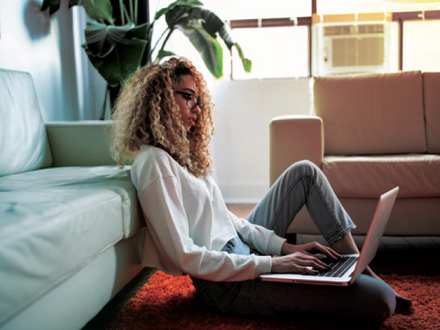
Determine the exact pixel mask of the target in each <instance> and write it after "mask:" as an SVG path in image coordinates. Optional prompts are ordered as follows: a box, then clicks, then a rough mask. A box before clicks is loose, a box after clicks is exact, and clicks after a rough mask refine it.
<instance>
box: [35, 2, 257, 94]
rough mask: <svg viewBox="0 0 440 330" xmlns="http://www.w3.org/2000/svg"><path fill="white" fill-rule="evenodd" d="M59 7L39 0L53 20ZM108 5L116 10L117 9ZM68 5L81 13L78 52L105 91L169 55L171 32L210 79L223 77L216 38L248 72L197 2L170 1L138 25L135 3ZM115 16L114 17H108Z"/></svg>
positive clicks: (219, 25)
mask: <svg viewBox="0 0 440 330" xmlns="http://www.w3.org/2000/svg"><path fill="white" fill-rule="evenodd" d="M141 1H142V0H141ZM60 2H61V0H44V1H43V4H42V7H41V9H42V10H43V11H45V10H49V14H50V15H53V14H54V13H55V12H57V11H58V9H59V7H60ZM112 3H113V4H116V6H118V8H116V9H117V10H114V9H115V8H114V7H113V5H112ZM73 6H82V7H83V8H84V9H85V11H86V13H87V16H88V22H87V25H86V28H85V31H84V33H85V43H84V44H83V47H84V49H85V51H86V53H87V56H88V58H89V60H90V62H91V64H92V65H93V66H94V67H95V68H96V69H97V70H98V72H99V73H100V74H101V76H102V77H103V78H104V79H105V80H106V82H107V84H108V86H109V87H111V88H116V89H119V86H121V84H122V83H123V82H124V80H125V79H127V78H128V77H129V76H130V75H131V74H132V73H133V72H135V71H136V70H137V69H138V68H139V67H140V66H143V65H146V64H150V63H153V62H155V61H159V60H160V59H161V58H163V57H166V56H171V55H174V54H173V53H171V52H170V51H168V50H167V49H166V44H167V42H168V40H169V38H170V36H171V34H172V33H173V32H174V31H176V30H180V31H181V32H182V33H183V35H185V36H186V37H187V38H188V39H189V41H190V42H191V43H192V45H193V46H194V47H195V48H196V50H197V51H198V52H199V53H200V55H201V57H202V59H203V61H204V63H205V65H206V67H207V68H208V70H209V71H210V72H211V74H212V75H213V76H214V77H216V78H220V77H221V76H222V75H223V49H222V46H221V44H220V42H219V37H220V39H222V40H223V42H224V43H225V45H226V46H227V48H228V49H229V50H230V51H232V48H233V47H235V48H236V49H237V51H238V55H239V57H240V58H241V61H242V64H243V68H244V70H245V71H246V72H250V70H251V66H252V62H251V61H250V60H249V59H247V58H246V57H244V55H243V51H242V49H241V47H240V45H239V44H238V43H237V42H235V41H234V40H233V39H232V37H231V34H230V32H229V28H228V26H227V24H226V23H225V22H224V21H223V20H221V19H220V18H219V17H218V16H217V15H216V14H215V13H213V12H212V11H210V10H209V9H207V8H205V7H203V3H202V2H200V1H198V0H177V1H174V2H173V3H171V4H170V5H169V6H168V7H165V8H162V9H160V10H159V11H157V12H156V14H155V17H154V20H153V21H152V22H147V23H142V24H139V23H138V0H69V8H71V7H73ZM116 12H119V13H120V15H119V16H120V17H114V15H115V13H116ZM163 16H164V17H165V21H166V23H167V28H166V29H165V31H162V33H161V34H160V37H159V38H158V41H157V42H155V44H154V45H153V43H152V35H153V31H154V27H155V24H156V22H157V21H158V20H159V19H160V18H161V17H163ZM116 22H117V23H116Z"/></svg>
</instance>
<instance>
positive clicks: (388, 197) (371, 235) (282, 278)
mask: <svg viewBox="0 0 440 330" xmlns="http://www.w3.org/2000/svg"><path fill="white" fill-rule="evenodd" d="M398 192H399V187H396V188H394V189H392V190H390V191H388V192H386V193H384V194H383V195H382V196H380V198H379V203H378V205H377V208H376V212H375V213H374V217H373V220H372V221H371V224H370V228H369V229H368V233H367V237H366V239H365V242H364V245H363V247H362V250H361V253H360V254H345V255H343V258H342V259H341V260H340V261H339V262H337V263H335V262H332V263H330V265H329V266H330V268H331V269H330V270H329V271H325V272H321V273H318V274H317V275H301V274H263V275H261V276H260V277H261V279H262V280H263V281H272V282H287V283H303V284H315V285H317V284H319V285H336V286H348V285H351V284H353V283H354V281H355V280H356V278H357V277H358V276H359V274H361V273H362V272H363V271H364V269H365V268H366V267H367V266H368V264H369V263H370V262H371V260H373V258H374V256H375V255H376V252H377V249H378V247H379V243H380V239H381V238H382V235H383V233H384V231H385V227H386V225H387V223H388V219H389V217H390V214H391V210H392V209H393V205H394V202H395V200H396V197H397V194H398Z"/></svg>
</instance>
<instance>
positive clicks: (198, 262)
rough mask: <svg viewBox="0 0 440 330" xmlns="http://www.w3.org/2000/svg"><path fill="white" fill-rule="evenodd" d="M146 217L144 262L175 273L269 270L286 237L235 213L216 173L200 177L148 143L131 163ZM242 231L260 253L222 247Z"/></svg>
mask: <svg viewBox="0 0 440 330" xmlns="http://www.w3.org/2000/svg"><path fill="white" fill-rule="evenodd" d="M131 178H132V181H133V184H134V185H135V187H136V189H137V193H138V198H139V202H140V205H141V207H142V211H143V214H144V216H145V220H146V223H147V230H146V235H145V242H144V248H143V256H142V264H143V266H146V267H154V268H158V269H161V270H163V271H165V272H167V273H170V274H174V275H182V274H188V275H191V276H194V277H197V278H201V279H205V280H210V281H243V280H249V279H254V278H257V277H258V276H259V275H261V274H263V273H270V272H271V267H272V262H271V257H270V256H269V255H279V254H281V247H282V245H283V243H284V242H285V239H283V238H281V237H279V236H277V235H276V234H275V233H273V232H272V231H270V230H268V229H266V228H264V227H262V226H257V225H253V224H251V223H249V222H248V221H247V220H245V219H240V218H238V217H236V216H235V215H234V214H232V213H231V212H230V211H229V210H228V209H227V207H226V204H225V202H224V201H223V197H222V196H221V193H220V190H219V188H218V187H217V185H216V184H215V182H214V180H213V179H212V177H211V176H206V177H203V178H196V177H195V176H194V175H192V174H191V173H189V172H188V170H187V169H185V168H183V167H182V166H180V165H179V164H178V163H177V162H176V161H175V160H174V159H173V158H172V157H171V156H170V155H169V154H168V153H167V152H165V151H164V150H162V149H159V148H156V147H152V146H144V147H142V148H141V150H140V151H139V153H138V155H137V156H136V159H135V160H134V162H133V165H132V168H131ZM237 232H240V234H241V235H242V236H243V238H244V239H245V240H246V241H247V242H249V244H250V245H251V246H252V247H253V248H254V249H255V250H257V251H259V252H260V253H261V254H265V255H264V256H260V255H255V254H252V255H246V256H243V255H236V254H228V253H227V252H224V251H220V250H221V249H222V248H223V246H224V245H225V244H226V243H227V242H228V241H229V240H230V239H232V238H234V237H236V236H237Z"/></svg>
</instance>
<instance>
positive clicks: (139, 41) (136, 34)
mask: <svg viewBox="0 0 440 330" xmlns="http://www.w3.org/2000/svg"><path fill="white" fill-rule="evenodd" d="M148 28H149V24H148V23H145V24H142V25H137V26H135V25H134V24H133V23H129V24H126V25H124V26H109V25H105V24H100V23H96V22H89V23H88V24H87V27H86V30H85V36H86V43H85V44H84V45H83V47H84V49H85V50H86V52H87V55H88V57H89V60H90V62H91V63H92V64H93V66H94V67H95V68H96V69H97V70H98V71H99V73H100V74H101V75H102V76H103V77H104V79H105V80H106V81H107V83H108V84H109V85H110V86H112V87H115V86H117V85H119V84H120V83H121V82H122V81H124V80H125V79H127V78H128V77H129V76H130V75H131V74H132V73H133V72H135V71H136V70H137V69H138V68H139V66H140V65H141V59H142V55H143V53H144V50H145V46H146V44H147V40H146V36H147V34H148Z"/></svg>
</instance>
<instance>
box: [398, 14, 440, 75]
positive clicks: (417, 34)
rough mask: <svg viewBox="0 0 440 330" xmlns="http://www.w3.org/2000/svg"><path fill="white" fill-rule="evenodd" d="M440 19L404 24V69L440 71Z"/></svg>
mask: <svg viewBox="0 0 440 330" xmlns="http://www.w3.org/2000/svg"><path fill="white" fill-rule="evenodd" d="M439 35H440V20H430V21H425V20H424V21H406V22H405V23H404V24H403V45H402V48H403V50H402V52H403V63H402V69H403V70H422V71H440V61H439V58H440V39H439V38H438V36H439Z"/></svg>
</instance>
